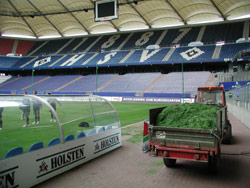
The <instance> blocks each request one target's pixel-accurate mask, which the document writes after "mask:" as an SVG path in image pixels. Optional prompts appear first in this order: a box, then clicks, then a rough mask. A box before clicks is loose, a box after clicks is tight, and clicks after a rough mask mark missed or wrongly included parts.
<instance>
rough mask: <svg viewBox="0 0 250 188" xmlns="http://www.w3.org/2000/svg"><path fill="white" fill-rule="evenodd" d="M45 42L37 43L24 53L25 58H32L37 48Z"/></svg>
mask: <svg viewBox="0 0 250 188" xmlns="http://www.w3.org/2000/svg"><path fill="white" fill-rule="evenodd" d="M45 42H46V41H37V42H35V44H34V45H33V46H32V47H31V48H30V49H29V51H28V52H27V53H26V55H27V56H29V55H32V56H34V53H35V51H37V50H38V48H39V47H40V46H41V45H43V44H44V43H45Z"/></svg>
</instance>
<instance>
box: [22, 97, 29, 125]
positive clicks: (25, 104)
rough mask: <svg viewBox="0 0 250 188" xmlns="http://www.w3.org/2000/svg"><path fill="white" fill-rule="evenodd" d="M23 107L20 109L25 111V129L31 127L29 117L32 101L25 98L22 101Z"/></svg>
mask: <svg viewBox="0 0 250 188" xmlns="http://www.w3.org/2000/svg"><path fill="white" fill-rule="evenodd" d="M22 103H23V105H22V106H20V109H21V110H22V111H23V118H24V119H25V120H26V124H25V125H24V126H23V127H28V126H29V120H30V119H29V116H30V99H28V98H24V99H23V101H22Z"/></svg>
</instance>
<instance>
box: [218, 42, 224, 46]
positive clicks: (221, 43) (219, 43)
mask: <svg viewBox="0 0 250 188" xmlns="http://www.w3.org/2000/svg"><path fill="white" fill-rule="evenodd" d="M224 44H225V41H217V42H216V46H221V45H224Z"/></svg>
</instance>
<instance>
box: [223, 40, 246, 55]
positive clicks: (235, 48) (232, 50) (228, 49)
mask: <svg viewBox="0 0 250 188" xmlns="http://www.w3.org/2000/svg"><path fill="white" fill-rule="evenodd" d="M249 46H250V44H249V43H240V44H226V45H223V46H222V49H221V53H220V58H233V57H234V56H236V55H237V54H238V52H240V51H242V50H244V49H247V48H248V47H249Z"/></svg>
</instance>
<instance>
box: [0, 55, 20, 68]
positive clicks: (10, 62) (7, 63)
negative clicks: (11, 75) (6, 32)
mask: <svg viewBox="0 0 250 188" xmlns="http://www.w3.org/2000/svg"><path fill="white" fill-rule="evenodd" d="M20 59H21V58H19V57H6V56H0V68H1V69H6V68H7V69H9V68H12V67H13V66H14V65H15V64H16V63H17V62H18V61H19V60H20Z"/></svg>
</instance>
